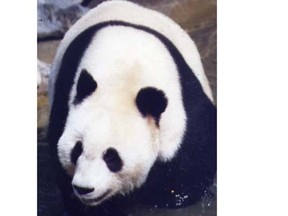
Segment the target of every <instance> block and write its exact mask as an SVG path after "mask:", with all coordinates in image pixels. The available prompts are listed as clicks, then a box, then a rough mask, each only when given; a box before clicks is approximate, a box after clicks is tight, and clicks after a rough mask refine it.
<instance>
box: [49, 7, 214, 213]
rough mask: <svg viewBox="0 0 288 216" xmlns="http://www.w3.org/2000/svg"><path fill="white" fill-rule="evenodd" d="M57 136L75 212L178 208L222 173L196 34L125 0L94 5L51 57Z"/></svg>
mask: <svg viewBox="0 0 288 216" xmlns="http://www.w3.org/2000/svg"><path fill="white" fill-rule="evenodd" d="M49 101H50V105H51V112H50V122H49V131H48V138H49V143H50V146H51V152H52V158H53V164H54V170H55V175H56V179H57V182H58V183H59V187H60V189H61V192H62V195H63V200H64V208H65V211H66V215H98V216H102V215H108V216H117V215H125V213H124V212H125V211H124V210H123V209H122V207H123V206H125V203H131V202H132V203H134V202H136V203H138V202H139V203H144V204H148V205H153V206H157V207H165V208H179V207H185V206H188V205H191V204H193V203H195V202H196V201H198V200H199V199H200V198H201V196H203V194H204V192H205V190H206V189H207V188H208V187H209V186H210V185H211V184H212V183H213V178H214V176H215V173H216V108H215V105H214V103H213V99H212V94H211V90H210V87H209V83H208V81H207V78H206V76H205V73H204V70H203V67H202V64H201V60H200V56H199V53H198V51H197V48H196V46H195V44H194V42H193V41H192V40H191V39H190V37H189V36H188V34H187V33H186V32H185V31H184V30H183V29H181V27H179V26H178V25H177V24H176V23H175V22H174V21H172V20H171V19H170V18H168V17H166V16H164V15H162V14H160V13H159V12H156V11H153V10H150V9H146V8H144V7H141V6H139V5H136V4H134V3H131V2H126V1H107V2H104V3H101V4H100V5H99V6H97V7H96V8H94V9H92V10H90V11H89V12H88V13H87V14H86V15H85V16H83V17H82V18H81V19H80V20H79V21H77V22H76V23H75V24H74V25H73V26H72V27H71V28H70V29H69V31H68V32H67V33H66V34H65V36H64V38H63V40H62V42H61V43H60V45H59V48H58V50H57V53H56V56H55V59H54V61H53V64H52V69H51V75H50V80H49Z"/></svg>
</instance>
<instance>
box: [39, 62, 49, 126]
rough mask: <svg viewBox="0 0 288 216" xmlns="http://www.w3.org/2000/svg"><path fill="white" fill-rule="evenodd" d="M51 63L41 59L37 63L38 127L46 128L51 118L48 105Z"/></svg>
mask: <svg viewBox="0 0 288 216" xmlns="http://www.w3.org/2000/svg"><path fill="white" fill-rule="evenodd" d="M50 67H51V66H50V64H47V63H45V62H42V61H39V60H38V63H37V69H38V71H37V77H38V85H37V88H38V89H37V90H38V91H37V93H38V97H37V127H38V129H43V128H46V127H47V125H48V118H49V105H48V93H47V90H48V80H49V74H50Z"/></svg>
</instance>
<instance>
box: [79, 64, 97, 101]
mask: <svg viewBox="0 0 288 216" xmlns="http://www.w3.org/2000/svg"><path fill="white" fill-rule="evenodd" d="M96 88H97V82H96V81H95V80H94V79H93V77H92V76H91V74H89V73H88V71H87V70H85V69H83V70H82V71H81V74H80V77H79V79H78V83H77V87H76V96H75V99H74V104H75V105H76V104H79V103H81V102H82V101H83V100H84V99H85V98H86V97H88V96H89V95H91V94H92V93H93V92H94V91H95V90H96Z"/></svg>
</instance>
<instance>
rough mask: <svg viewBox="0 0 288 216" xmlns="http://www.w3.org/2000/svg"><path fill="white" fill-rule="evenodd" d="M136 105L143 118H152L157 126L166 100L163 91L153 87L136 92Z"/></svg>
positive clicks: (166, 103)
mask: <svg viewBox="0 0 288 216" xmlns="http://www.w3.org/2000/svg"><path fill="white" fill-rule="evenodd" d="M136 105H137V107H138V109H139V111H140V112H141V114H142V115H143V116H144V117H146V116H148V115H150V116H152V117H153V118H154V119H155V120H156V123H157V125H158V124H159V120H160V116H161V114H162V113H163V112H164V111H165V109H166V107H167V105H168V100H167V98H166V96H165V94H164V92H163V91H161V90H159V89H156V88H153V87H146V88H142V89H141V90H140V91H139V92H138V94H137V97H136Z"/></svg>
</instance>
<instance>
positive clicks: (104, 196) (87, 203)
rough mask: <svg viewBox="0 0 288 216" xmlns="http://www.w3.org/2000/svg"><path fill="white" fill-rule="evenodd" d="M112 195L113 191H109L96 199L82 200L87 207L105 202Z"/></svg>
mask: <svg viewBox="0 0 288 216" xmlns="http://www.w3.org/2000/svg"><path fill="white" fill-rule="evenodd" d="M110 193H111V190H107V191H106V192H105V193H103V194H102V195H100V196H98V197H96V198H92V199H91V198H90V199H88V198H81V200H82V202H83V203H84V204H86V205H95V204H97V203H99V202H101V201H103V200H104V199H105V198H106V197H107V196H108V195H109V194H110Z"/></svg>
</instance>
